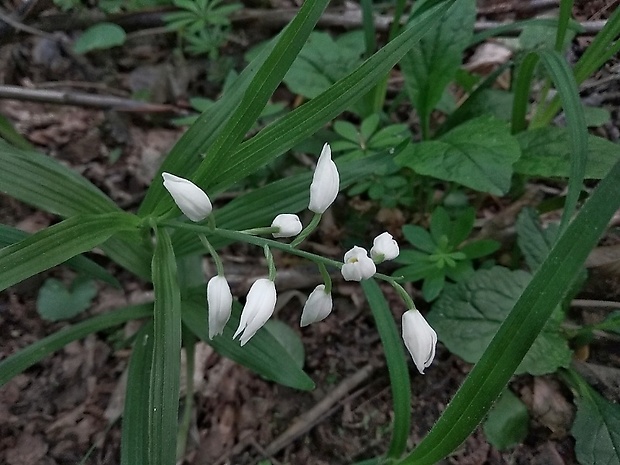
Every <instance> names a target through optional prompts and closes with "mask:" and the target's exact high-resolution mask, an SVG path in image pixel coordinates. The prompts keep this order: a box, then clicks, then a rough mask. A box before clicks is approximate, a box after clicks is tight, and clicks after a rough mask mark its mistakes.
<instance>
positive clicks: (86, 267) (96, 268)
mask: <svg viewBox="0 0 620 465" xmlns="http://www.w3.org/2000/svg"><path fill="white" fill-rule="evenodd" d="M28 236H30V234H28V233H27V232H24V231H21V230H19V229H17V228H12V227H11V226H7V225H5V224H0V248H2V247H6V246H8V245H11V244H14V243H16V242H19V241H21V240H23V239H25V238H27V237H28ZM64 264H65V265H67V266H68V267H69V268H71V269H73V270H75V271H77V272H79V273H84V274H87V275H89V276H91V277H93V278H95V279H100V280H101V281H103V282H106V283H108V284H110V285H112V286H114V287H117V288H120V287H121V285H120V283H119V282H118V280H117V279H116V278H115V277H114V276H112V275H111V274H110V273H109V272H108V271H107V270H106V269H105V268H103V267H102V266H100V265H98V264H97V263H95V262H93V261H92V260H89V259H88V258H86V257H82V256H78V257H73V258H71V259H69V260H67V261H66V262H65V263H64Z"/></svg>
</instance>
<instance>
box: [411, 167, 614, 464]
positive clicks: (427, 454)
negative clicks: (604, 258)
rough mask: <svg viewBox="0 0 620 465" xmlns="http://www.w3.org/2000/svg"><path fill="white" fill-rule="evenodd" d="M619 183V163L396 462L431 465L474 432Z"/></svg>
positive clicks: (575, 266)
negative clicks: (438, 412)
mask: <svg viewBox="0 0 620 465" xmlns="http://www.w3.org/2000/svg"><path fill="white" fill-rule="evenodd" d="M618 179H620V163H617V164H616V165H615V166H614V168H613V169H612V170H611V171H610V173H609V174H608V175H607V177H606V178H605V179H603V180H602V181H601V183H600V184H599V186H598V187H597V189H596V190H595V191H594V193H593V194H592V196H591V197H590V198H589V200H588V201H587V202H586V203H585V205H584V206H583V208H582V210H581V211H580V212H579V213H578V214H577V216H576V218H575V219H574V220H573V221H572V222H571V223H570V224H569V225H568V228H567V229H566V231H565V233H564V234H563V235H562V236H561V237H560V238H559V240H558V241H557V242H556V244H555V245H554V246H553V248H552V249H551V252H550V253H549V255H548V257H547V259H546V260H545V261H544V262H543V264H542V265H541V267H540V268H539V269H538V271H537V272H536V274H535V275H534V278H533V279H532V281H531V282H530V284H529V285H528V286H527V288H526V289H525V291H524V292H523V294H522V295H521V297H520V298H519V300H518V301H517V303H516V304H515V307H514V308H513V310H512V311H511V313H510V315H509V316H508V318H506V320H505V321H504V323H503V324H502V326H501V327H500V329H499V331H498V333H497V334H496V336H495V337H494V338H493V340H492V341H491V343H490V344H489V347H488V348H487V350H486V351H485V352H484V354H483V356H482V358H481V359H480V361H479V362H478V363H477V364H476V365H475V366H474V368H473V369H472V371H471V372H470V374H469V376H468V377H467V379H466V380H465V382H464V383H463V385H462V386H461V388H460V389H459V391H458V392H457V394H456V395H455V397H454V399H453V400H452V402H450V404H449V405H448V408H447V409H446V411H445V412H444V413H443V415H442V416H441V417H440V418H439V421H438V422H437V423H436V424H435V426H434V427H433V429H432V430H431V432H430V433H429V434H428V435H427V436H426V438H425V439H424V440H423V441H422V442H421V443H420V445H419V446H418V447H417V448H416V449H414V451H413V452H412V453H411V454H410V455H409V456H408V457H407V458H406V459H404V460H402V461H400V462H399V463H401V464H415V465H424V464H428V465H431V464H435V463H437V462H438V461H440V460H441V459H442V458H444V457H446V456H447V455H448V454H449V453H451V452H452V451H453V450H454V449H456V448H457V447H458V446H459V444H461V443H462V442H463V441H464V440H465V439H466V438H467V436H468V435H469V434H471V433H472V432H473V431H474V429H475V428H476V426H477V425H478V424H479V423H480V421H481V420H482V419H483V418H484V416H485V415H486V413H487V412H488V410H489V408H490V406H491V404H492V403H493V401H494V400H495V399H496V398H497V397H498V396H499V394H500V393H501V391H502V389H503V388H504V387H505V386H506V383H507V382H508V381H509V380H510V377H511V376H512V374H513V373H514V372H515V370H516V368H517V367H518V365H519V363H520V362H521V360H522V359H523V357H524V356H525V354H526V353H527V351H528V349H529V348H530V346H531V345H532V343H533V342H534V340H535V339H536V336H537V335H538V334H539V333H540V331H541V330H542V328H543V326H544V325H545V323H546V321H547V319H548V318H549V316H550V314H551V312H552V311H553V309H554V308H556V306H557V305H558V303H559V302H560V301H561V300H562V298H563V297H564V295H565V294H566V292H567V291H568V290H569V289H570V286H571V284H572V282H573V281H574V279H575V277H576V276H577V274H578V273H579V271H580V270H581V268H582V266H583V263H584V261H585V259H586V257H587V255H588V253H589V252H590V250H591V249H592V248H593V247H594V246H595V245H596V243H597V241H598V239H599V238H600V236H601V234H602V233H603V231H604V230H605V227H606V226H607V223H608V222H609V220H610V218H611V217H612V215H613V214H614V213H615V211H616V210H617V209H618V207H619V206H620V183H619V182H618Z"/></svg>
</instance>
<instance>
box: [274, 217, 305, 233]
mask: <svg viewBox="0 0 620 465" xmlns="http://www.w3.org/2000/svg"><path fill="white" fill-rule="evenodd" d="M271 227H272V228H280V230H279V231H278V232H277V233H273V234H272V236H273V237H293V236H296V235H297V234H299V233H300V232H301V230H302V228H303V226H302V224H301V221H300V220H299V217H298V216H297V215H293V214H291V213H282V214H280V215H278V216H276V217H275V218H274V219H273V222H272V223H271Z"/></svg>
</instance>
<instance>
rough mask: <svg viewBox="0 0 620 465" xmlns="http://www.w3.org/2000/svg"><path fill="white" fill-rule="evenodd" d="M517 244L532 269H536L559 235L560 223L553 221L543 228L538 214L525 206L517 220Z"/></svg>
mask: <svg viewBox="0 0 620 465" xmlns="http://www.w3.org/2000/svg"><path fill="white" fill-rule="evenodd" d="M515 226H516V228H517V244H518V245H519V249H521V253H523V256H524V257H525V262H526V263H527V266H528V267H529V269H530V270H531V271H535V270H536V269H537V268H538V267H539V266H540V265H541V264H542V263H543V262H544V261H545V258H546V257H547V255H548V254H549V250H551V247H552V246H553V243H554V242H555V240H556V239H557V237H558V231H559V225H558V224H557V223H551V224H549V226H547V228H546V229H543V227H542V225H541V224H540V221H539V219H538V214H537V213H536V211H535V210H533V209H531V208H524V209H523V210H521V213H519V216H518V217H517V222H516V225H515Z"/></svg>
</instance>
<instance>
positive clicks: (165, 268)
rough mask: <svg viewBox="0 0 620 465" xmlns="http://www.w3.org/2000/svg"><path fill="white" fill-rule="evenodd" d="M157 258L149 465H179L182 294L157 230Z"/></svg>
mask: <svg viewBox="0 0 620 465" xmlns="http://www.w3.org/2000/svg"><path fill="white" fill-rule="evenodd" d="M155 240H156V244H155V253H154V255H153V265H152V267H151V268H152V273H153V290H154V293H155V307H154V311H153V321H154V337H153V357H152V362H151V363H152V365H151V376H150V382H149V421H148V422H149V425H148V457H149V462H148V463H149V465H174V463H175V461H176V439H177V428H178V424H177V414H178V409H179V376H180V371H181V292H180V290H179V283H178V281H177V269H176V260H175V257H174V251H173V249H172V242H171V241H170V236H169V235H168V233H167V231H166V230H165V229H160V228H156V229H155Z"/></svg>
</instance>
